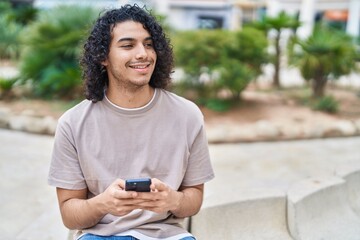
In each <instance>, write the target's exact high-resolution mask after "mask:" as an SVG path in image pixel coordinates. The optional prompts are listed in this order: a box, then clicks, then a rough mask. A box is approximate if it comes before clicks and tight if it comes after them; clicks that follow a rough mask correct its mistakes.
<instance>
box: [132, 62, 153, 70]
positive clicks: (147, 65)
mask: <svg viewBox="0 0 360 240" xmlns="http://www.w3.org/2000/svg"><path fill="white" fill-rule="evenodd" d="M149 66H150V63H148V64H139V65H130V66H129V67H131V68H133V69H146V68H148V67H149Z"/></svg>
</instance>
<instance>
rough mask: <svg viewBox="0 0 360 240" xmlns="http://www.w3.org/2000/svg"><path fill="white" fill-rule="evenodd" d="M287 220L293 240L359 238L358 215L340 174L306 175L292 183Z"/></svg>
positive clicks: (350, 239) (359, 221)
mask: <svg viewBox="0 0 360 240" xmlns="http://www.w3.org/2000/svg"><path fill="white" fill-rule="evenodd" d="M287 219H288V226H289V231H290V234H291V235H292V237H293V238H294V239H296V240H321V239H326V240H340V239H346V240H359V239H360V218H359V217H358V216H357V215H356V214H355V212H354V211H353V210H352V208H351V207H350V204H349V201H348V198H347V190H346V182H345V180H344V179H342V178H339V177H335V176H331V177H326V178H309V179H305V180H303V181H299V182H297V183H295V184H294V185H293V186H291V187H290V189H289V191H288V218H287Z"/></svg>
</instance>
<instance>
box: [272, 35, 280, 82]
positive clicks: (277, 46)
mask: <svg viewBox="0 0 360 240" xmlns="http://www.w3.org/2000/svg"><path fill="white" fill-rule="evenodd" d="M280 58H281V49H280V31H279V32H278V34H277V35H276V38H275V62H274V68H275V72H274V80H273V85H274V87H276V88H280Z"/></svg>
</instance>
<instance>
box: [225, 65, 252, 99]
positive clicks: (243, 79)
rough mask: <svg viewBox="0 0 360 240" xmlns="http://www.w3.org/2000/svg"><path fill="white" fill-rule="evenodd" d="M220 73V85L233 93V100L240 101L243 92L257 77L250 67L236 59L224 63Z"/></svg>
mask: <svg viewBox="0 0 360 240" xmlns="http://www.w3.org/2000/svg"><path fill="white" fill-rule="evenodd" d="M220 73H221V77H220V79H219V84H220V85H221V86H223V88H226V89H228V90H229V91H230V92H231V95H232V99H233V100H238V99H240V94H241V92H242V91H243V90H244V89H245V88H246V87H247V85H248V84H249V83H250V81H251V80H252V79H254V78H255V76H256V72H255V70H253V69H252V68H251V67H250V66H249V65H247V64H244V63H242V62H240V61H238V60H235V59H227V60H226V61H224V62H223V66H222V68H221V69H220Z"/></svg>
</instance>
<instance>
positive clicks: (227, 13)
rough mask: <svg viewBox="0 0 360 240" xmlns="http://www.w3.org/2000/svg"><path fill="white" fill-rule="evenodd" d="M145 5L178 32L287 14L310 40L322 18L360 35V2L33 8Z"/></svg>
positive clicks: (187, 0) (113, 0)
mask: <svg viewBox="0 0 360 240" xmlns="http://www.w3.org/2000/svg"><path fill="white" fill-rule="evenodd" d="M127 3H129V4H134V3H136V4H138V5H139V6H142V5H146V6H148V7H149V8H152V9H154V10H155V11H156V12H158V13H160V14H162V15H165V16H167V20H168V23H169V25H170V26H172V27H173V28H174V29H177V30H190V29H199V28H222V29H231V30H236V29H241V28H242V26H243V24H245V23H247V22H251V21H254V20H259V19H260V18H261V17H262V16H264V15H268V16H276V15H277V14H278V13H279V12H281V11H285V12H286V13H288V14H290V15H297V16H299V20H300V21H301V22H302V23H303V24H302V26H301V27H300V29H299V31H298V34H299V35H300V37H307V36H308V35H310V33H311V32H312V29H313V27H314V24H315V22H316V21H317V20H319V19H320V18H321V19H322V20H325V21H329V22H334V23H335V24H338V25H339V26H340V27H341V26H342V27H343V28H344V31H346V32H347V33H348V34H350V35H352V36H354V37H356V36H359V32H360V0H103V1H98V0H62V1H60V0H34V6H35V7H39V8H50V7H54V6H56V5H59V4H80V5H91V6H94V7H98V8H111V7H119V6H121V5H123V4H127Z"/></svg>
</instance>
